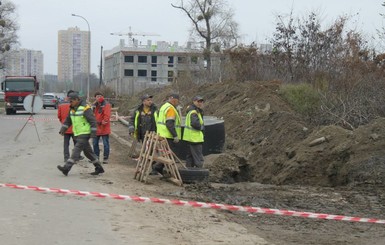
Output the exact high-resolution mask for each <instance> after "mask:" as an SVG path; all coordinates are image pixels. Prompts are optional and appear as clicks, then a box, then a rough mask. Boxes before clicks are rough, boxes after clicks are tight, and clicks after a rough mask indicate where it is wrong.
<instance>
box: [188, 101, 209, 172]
mask: <svg viewBox="0 0 385 245" xmlns="http://www.w3.org/2000/svg"><path fill="white" fill-rule="evenodd" d="M203 103H204V99H203V97H202V96H199V95H197V96H195V97H194V98H193V100H192V104H191V105H190V106H189V107H188V108H187V115H186V121H185V127H184V131H183V140H184V141H186V142H187V144H188V151H187V155H186V166H187V167H196V168H202V167H203V162H204V159H203V153H202V149H203V142H204V133H203V132H204V128H205V126H204V122H203Z"/></svg>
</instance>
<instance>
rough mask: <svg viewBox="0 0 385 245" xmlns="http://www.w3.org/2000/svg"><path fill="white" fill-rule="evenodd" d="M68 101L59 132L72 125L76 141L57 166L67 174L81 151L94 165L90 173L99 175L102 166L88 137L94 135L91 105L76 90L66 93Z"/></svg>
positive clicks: (94, 121) (94, 125)
mask: <svg viewBox="0 0 385 245" xmlns="http://www.w3.org/2000/svg"><path fill="white" fill-rule="evenodd" d="M68 98H69V101H70V111H69V114H68V116H67V118H66V119H65V121H64V123H63V125H62V127H61V128H60V131H59V133H60V134H61V135H64V133H65V132H66V131H67V129H68V128H69V127H71V126H72V130H73V133H74V137H75V139H76V143H75V146H74V149H73V150H72V154H71V156H70V158H69V159H68V160H67V162H66V163H65V164H64V166H60V165H58V166H57V168H58V169H59V170H60V172H62V173H63V174H64V175H65V176H67V175H68V173H69V171H70V170H71V168H72V166H73V165H74V164H75V160H77V159H79V157H80V153H81V152H82V151H83V152H84V155H85V156H86V157H87V158H88V159H89V160H90V162H92V163H93V164H94V166H95V171H94V172H92V173H91V175H99V174H101V173H104V169H103V167H102V166H101V165H100V162H99V159H98V158H97V156H96V154H95V153H94V151H93V150H92V147H91V145H90V142H89V140H90V138H95V137H96V118H95V116H94V114H93V112H92V109H91V106H90V105H89V104H87V103H86V101H84V100H83V99H81V98H80V97H79V94H78V93H77V92H72V93H70V94H69V95H68Z"/></svg>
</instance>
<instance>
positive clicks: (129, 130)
mask: <svg viewBox="0 0 385 245" xmlns="http://www.w3.org/2000/svg"><path fill="white" fill-rule="evenodd" d="M134 130H135V129H134V127H133V126H129V127H128V133H129V134H133V133H134Z"/></svg>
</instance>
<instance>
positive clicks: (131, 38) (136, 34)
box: [110, 26, 160, 44]
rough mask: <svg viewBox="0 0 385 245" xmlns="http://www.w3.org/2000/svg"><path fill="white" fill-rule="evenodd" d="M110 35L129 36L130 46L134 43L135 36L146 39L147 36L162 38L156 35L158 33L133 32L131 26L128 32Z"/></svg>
mask: <svg viewBox="0 0 385 245" xmlns="http://www.w3.org/2000/svg"><path fill="white" fill-rule="evenodd" d="M110 34H111V35H115V36H128V44H130V42H132V43H134V38H133V36H142V37H146V36H160V35H159V34H156V33H148V32H132V30H131V26H130V27H129V30H128V32H111V33H110Z"/></svg>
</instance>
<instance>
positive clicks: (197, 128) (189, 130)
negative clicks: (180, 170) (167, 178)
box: [129, 93, 204, 174]
mask: <svg viewBox="0 0 385 245" xmlns="http://www.w3.org/2000/svg"><path fill="white" fill-rule="evenodd" d="M141 99H142V104H140V105H139V106H138V108H137V109H136V110H135V111H134V113H133V115H132V116H131V120H130V123H129V125H130V126H129V133H130V134H131V135H133V136H134V137H135V139H136V140H138V141H140V142H142V141H143V139H144V135H145V133H146V132H147V131H156V132H157V133H158V134H159V135H160V136H162V137H164V138H166V139H167V142H168V144H169V146H170V148H171V150H172V151H173V152H176V151H177V148H178V144H179V141H180V140H184V141H185V142H187V144H188V151H187V155H186V166H187V167H190V168H194V167H196V168H202V167H203V162H204V158H203V152H202V148H203V142H204V122H203V104H204V99H203V97H202V96H199V95H197V96H194V98H193V99H192V104H191V105H189V106H188V107H187V115H186V120H185V125H184V130H183V136H182V125H181V123H182V120H181V116H182V115H180V113H179V110H178V109H177V107H178V105H179V99H180V98H179V94H175V93H173V94H170V95H169V96H168V97H167V100H166V102H165V103H164V104H163V105H162V106H161V107H160V108H159V111H158V110H157V108H156V106H155V105H154V103H153V100H152V99H153V96H151V95H148V94H145V95H143V96H142V98H141ZM163 168H164V165H163V164H161V163H154V164H153V171H152V172H151V174H158V173H160V174H163Z"/></svg>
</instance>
